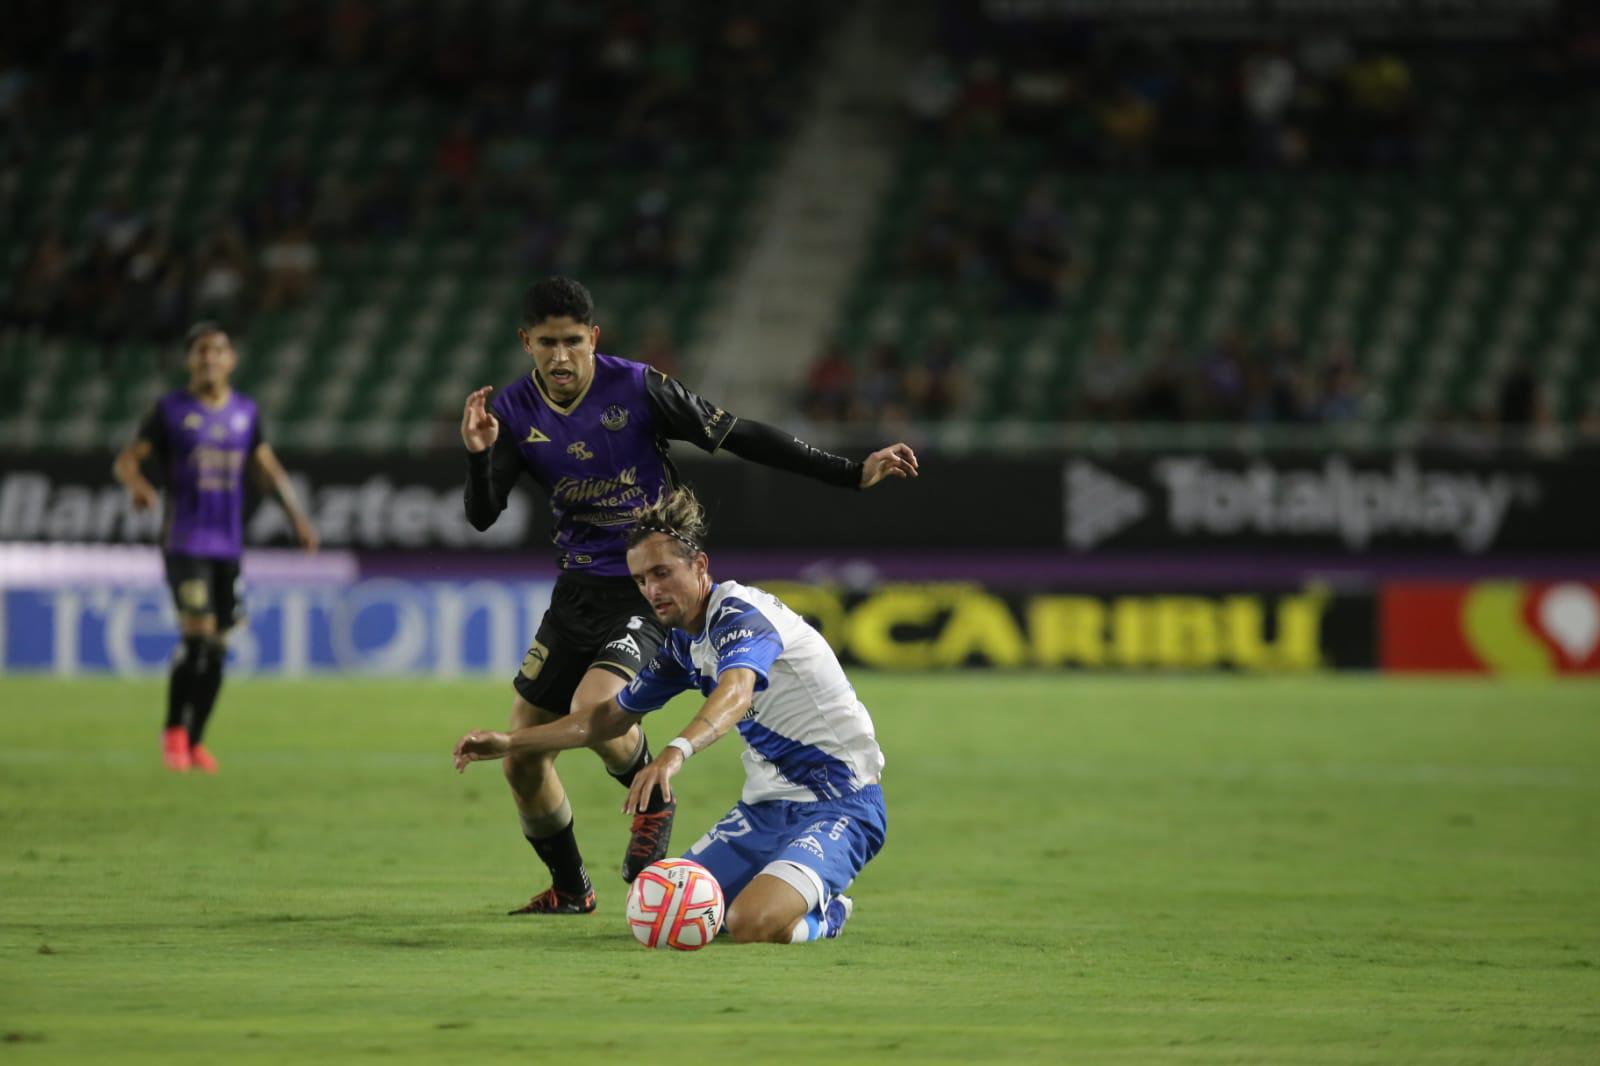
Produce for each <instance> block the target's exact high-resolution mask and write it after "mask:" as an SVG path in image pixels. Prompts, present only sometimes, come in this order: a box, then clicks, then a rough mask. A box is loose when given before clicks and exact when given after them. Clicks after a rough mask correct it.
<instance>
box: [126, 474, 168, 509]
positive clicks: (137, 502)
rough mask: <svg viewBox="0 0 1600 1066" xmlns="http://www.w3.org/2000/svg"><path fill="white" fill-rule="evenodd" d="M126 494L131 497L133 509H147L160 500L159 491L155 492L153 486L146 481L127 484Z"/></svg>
mask: <svg viewBox="0 0 1600 1066" xmlns="http://www.w3.org/2000/svg"><path fill="white" fill-rule="evenodd" d="M128 495H129V496H132V497H133V509H134V510H135V511H148V510H150V508H152V507H154V506H155V505H156V504H158V503H160V502H161V495H160V493H158V492H156V489H155V486H154V485H152V484H150V482H148V481H141V482H138V483H137V484H134V485H130V486H128Z"/></svg>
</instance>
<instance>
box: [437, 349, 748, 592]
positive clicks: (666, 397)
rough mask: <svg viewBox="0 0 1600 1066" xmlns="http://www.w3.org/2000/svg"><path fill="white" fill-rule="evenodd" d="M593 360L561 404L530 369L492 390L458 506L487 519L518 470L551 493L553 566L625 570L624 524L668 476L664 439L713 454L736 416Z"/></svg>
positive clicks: (651, 376) (657, 377) (611, 361)
mask: <svg viewBox="0 0 1600 1066" xmlns="http://www.w3.org/2000/svg"><path fill="white" fill-rule="evenodd" d="M594 364H595V365H594V379H593V380H592V381H591V382H590V383H589V387H588V389H586V390H585V391H584V393H583V394H582V395H580V396H579V397H578V398H577V399H575V400H573V401H572V402H571V403H570V404H568V405H567V406H565V407H562V406H560V405H558V404H557V403H556V402H555V401H554V400H552V399H550V397H549V395H548V394H547V393H546V392H545V390H544V386H543V383H542V382H541V381H540V380H539V379H538V377H537V376H536V375H531V374H530V375H529V376H528V377H525V378H522V379H520V380H518V381H515V382H513V383H512V384H510V385H507V386H506V387H505V388H503V389H501V390H500V391H499V392H498V393H496V394H495V396H494V399H493V400H491V401H490V403H489V410H490V411H491V413H493V415H494V416H495V418H496V419H498V420H499V422H500V435H499V436H498V437H497V438H496V440H495V443H494V447H493V448H492V449H490V453H489V454H488V455H487V456H484V455H482V454H479V455H476V456H470V455H469V457H468V459H469V478H468V483H467V510H468V513H469V514H470V515H474V518H475V521H476V519H477V518H480V517H481V518H486V519H487V520H488V521H492V520H493V516H494V515H495V514H498V513H499V509H500V508H501V507H503V506H504V501H505V498H506V495H507V493H508V492H509V491H510V489H511V486H512V485H513V484H514V483H515V482H516V479H517V476H518V475H519V474H521V473H522V472H524V471H526V472H527V473H528V474H530V475H531V476H532V477H533V479H534V480H535V481H537V482H538V483H539V484H540V485H541V486H543V487H544V489H545V491H546V492H547V493H549V495H550V510H551V513H552V515H553V516H554V519H555V521H554V527H555V531H554V535H553V538H552V539H553V540H554V541H555V544H556V547H557V548H559V549H560V552H561V556H560V563H561V567H562V569H563V570H581V571H585V572H587V573H591V574H597V575H604V576H608V577H626V576H627V574H628V564H627V558H626V555H627V534H628V529H629V527H630V526H632V525H633V524H634V522H635V521H636V520H637V518H638V514H639V511H640V510H641V509H643V508H644V507H646V506H648V505H649V504H652V503H654V502H655V501H656V500H657V499H659V498H660V496H661V494H662V493H663V492H664V491H665V490H667V489H668V488H670V487H671V486H672V485H673V484H675V483H676V480H677V475H676V473H675V471H674V470H673V469H672V464H671V462H670V461H669V460H668V458H667V441H668V440H681V441H687V442H689V443H691V444H694V445H695V446H697V447H699V448H702V449H704V450H705V451H707V452H714V451H716V450H717V447H718V446H719V445H720V444H722V442H723V439H724V438H725V437H726V436H727V435H728V431H729V430H730V429H732V428H733V424H734V422H735V421H736V419H735V418H734V417H733V416H732V415H730V414H728V413H727V412H726V411H724V410H722V409H721V408H719V407H714V406H712V405H711V404H709V403H707V402H706V401H705V400H703V399H701V398H700V397H699V396H696V395H695V394H694V393H692V392H690V391H689V390H688V389H686V388H684V387H683V385H682V384H680V383H679V382H678V381H676V380H674V379H672V378H669V377H667V376H666V375H665V374H663V373H661V371H659V370H655V369H652V368H651V367H648V366H646V365H645V364H643V363H635V362H630V361H629V360H626V359H617V358H614V357H612V356H609V355H599V354H597V355H596V356H595V358H594ZM486 526H487V522H485V523H484V524H483V525H481V526H480V527H479V528H486Z"/></svg>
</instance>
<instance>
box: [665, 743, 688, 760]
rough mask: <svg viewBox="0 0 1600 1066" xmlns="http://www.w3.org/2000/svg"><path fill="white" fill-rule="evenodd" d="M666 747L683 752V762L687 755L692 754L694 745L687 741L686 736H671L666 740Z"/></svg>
mask: <svg viewBox="0 0 1600 1066" xmlns="http://www.w3.org/2000/svg"><path fill="white" fill-rule="evenodd" d="M667 747H669V748H677V749H678V750H679V751H681V752H683V758H684V761H685V762H687V761H688V759H689V756H691V755H693V754H694V745H693V744H691V743H689V738H688V737H673V738H672V739H671V740H669V741H667Z"/></svg>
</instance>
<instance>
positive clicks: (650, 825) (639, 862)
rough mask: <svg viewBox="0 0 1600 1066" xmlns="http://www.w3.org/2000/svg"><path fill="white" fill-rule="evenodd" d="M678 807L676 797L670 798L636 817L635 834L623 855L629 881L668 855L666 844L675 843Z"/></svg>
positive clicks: (624, 876) (634, 818)
mask: <svg viewBox="0 0 1600 1066" xmlns="http://www.w3.org/2000/svg"><path fill="white" fill-rule="evenodd" d="M677 809H678V801H677V800H669V801H668V802H667V804H666V806H664V807H663V808H662V809H661V810H659V811H656V812H655V813H654V814H636V815H634V816H633V836H632V837H631V838H630V839H629V841H628V853H627V854H626V855H624V856H623V857H622V879H623V880H624V881H627V882H628V883H629V884H632V883H633V879H634V878H635V877H638V876H639V874H640V872H642V871H643V870H644V868H645V867H646V866H649V865H650V864H651V863H653V862H660V861H661V860H662V859H664V858H666V857H667V847H668V845H670V844H671V843H672V816H673V814H674V813H675V812H676V811H677Z"/></svg>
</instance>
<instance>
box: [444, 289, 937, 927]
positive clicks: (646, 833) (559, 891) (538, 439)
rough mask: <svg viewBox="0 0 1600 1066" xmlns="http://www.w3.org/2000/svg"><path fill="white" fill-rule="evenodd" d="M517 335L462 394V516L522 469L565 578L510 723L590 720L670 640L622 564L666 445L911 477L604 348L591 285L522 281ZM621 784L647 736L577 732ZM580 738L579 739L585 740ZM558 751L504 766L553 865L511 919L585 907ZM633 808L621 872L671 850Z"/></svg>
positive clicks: (653, 497) (536, 841)
mask: <svg viewBox="0 0 1600 1066" xmlns="http://www.w3.org/2000/svg"><path fill="white" fill-rule="evenodd" d="M517 337H518V339H519V340H520V341H521V342H522V346H523V349H524V350H525V351H527V353H528V354H529V355H530V356H532V357H533V362H534V369H533V372H532V373H531V374H529V375H528V376H526V377H524V378H521V379H520V380H518V381H516V382H513V383H512V384H510V385H508V386H506V387H505V388H503V389H501V390H500V392H499V394H498V395H496V396H495V397H494V399H493V400H490V399H489V394H490V393H491V392H492V391H493V390H492V389H488V388H483V389H478V390H477V391H476V392H474V393H472V394H471V395H470V396H468V397H467V402H466V409H465V411H464V412H463V415H462V421H461V438H462V440H463V442H464V443H465V444H466V446H467V488H466V508H467V517H468V519H469V520H470V521H471V522H472V524H473V526H474V527H476V528H477V529H479V530H484V529H488V528H489V526H490V525H491V524H492V523H493V522H494V520H495V518H496V517H497V516H498V515H499V514H500V512H501V511H502V510H503V509H504V508H505V505H506V498H507V495H508V494H509V493H510V491H511V488H512V486H513V485H515V484H516V482H517V479H518V478H519V477H521V475H522V474H523V473H527V474H529V475H530V476H531V477H532V478H533V479H534V480H535V481H536V482H538V483H539V485H540V486H541V487H543V488H544V490H545V491H546V492H547V493H549V496H550V507H551V511H552V512H553V516H554V528H555V534H554V538H553V539H554V541H555V544H556V547H557V548H558V549H559V551H560V558H559V561H560V565H561V570H562V573H561V577H560V578H559V579H558V580H557V582H556V587H555V593H554V595H553V597H552V600H551V605H550V609H549V611H547V612H546V614H545V616H544V618H543V620H541V622H540V623H539V631H538V633H537V635H536V637H535V640H534V644H533V647H532V648H531V649H529V651H528V654H527V657H526V658H525V659H524V660H523V663H522V669H521V671H520V672H519V673H518V675H517V677H516V678H515V679H514V680H513V687H514V688H515V690H516V696H515V698H514V700H513V703H512V710H511V726H512V728H513V729H523V728H525V727H527V726H532V725H537V724H540V723H547V722H552V721H555V720H556V719H558V718H560V717H561V716H563V715H566V714H568V713H569V712H570V713H578V714H582V715H587V714H588V713H590V712H591V711H593V710H594V709H595V708H597V707H600V706H603V705H606V704H607V703H608V702H609V701H611V700H612V699H613V698H614V697H615V696H616V694H617V693H618V692H619V691H621V689H622V687H623V686H624V685H626V684H628V683H629V682H630V681H632V680H633V679H634V678H635V677H636V676H637V675H638V673H639V670H640V669H641V668H642V667H643V666H644V664H645V663H648V662H650V660H651V659H652V658H653V657H654V656H655V653H656V650H657V649H658V648H659V647H660V646H661V642H662V640H664V639H665V637H666V630H665V628H664V626H663V625H662V623H661V622H659V621H658V620H657V619H655V618H653V617H651V615H650V613H649V612H648V611H647V610H646V605H645V603H644V602H643V601H642V600H641V599H640V597H639V590H638V589H637V588H636V587H635V586H634V583H633V580H632V579H631V578H630V577H629V574H628V564H627V559H626V557H625V554H626V548H627V536H628V531H629V529H630V528H631V527H632V526H633V524H634V522H635V521H636V519H637V516H638V514H639V512H640V511H641V510H642V509H643V508H644V507H646V506H647V505H649V504H651V503H653V502H655V501H657V500H659V499H660V498H661V497H662V496H663V495H665V494H666V492H667V491H668V490H670V489H671V488H672V487H674V486H675V485H676V484H677V474H676V472H675V471H674V470H673V467H672V464H671V462H670V461H669V460H668V458H667V441H669V440H680V441H688V442H689V443H691V444H694V445H695V446H696V447H698V448H701V449H703V450H704V451H707V452H714V451H716V450H717V449H718V448H724V449H726V450H727V451H729V452H732V453H733V454H734V455H737V456H739V457H741V458H744V459H749V460H751V461H752V462H757V463H761V464H763V465H766V466H773V467H777V468H779V469H782V470H789V471H792V472H795V473H799V474H804V475H806V476H808V477H812V478H815V479H817V480H819V481H824V482H827V483H828V484H830V485H837V486H839V487H840V488H861V489H865V488H871V487H872V486H873V485H876V484H877V483H878V482H880V481H882V480H883V479H884V478H886V477H902V478H903V477H915V476H916V475H917V457H916V455H915V454H914V453H913V452H912V450H911V448H910V447H908V446H907V445H905V444H893V445H890V446H889V447H887V448H883V449H881V450H879V451H876V452H873V453H872V454H871V455H869V456H867V458H866V459H865V460H863V461H856V460H853V459H846V458H843V457H841V456H837V455H830V454H828V453H827V452H823V451H820V450H818V449H816V448H813V447H811V446H810V445H809V444H806V443H804V442H803V441H800V440H798V439H796V438H795V437H793V436H791V435H789V434H787V433H784V432H782V431H780V430H777V429H774V428H772V427H771V426H767V425H763V424H762V423H760V422H751V421H748V420H744V419H738V418H735V417H734V416H733V415H731V414H729V413H728V412H726V411H724V410H722V409H721V408H720V407H714V406H712V405H711V404H709V403H707V402H706V401H705V400H703V399H701V398H700V397H699V396H697V395H695V394H694V393H692V392H690V391H689V390H688V389H686V388H684V387H683V385H681V384H680V383H679V382H677V381H676V380H674V379H672V378H669V377H667V376H666V375H665V374H663V373H661V372H660V371H658V370H654V369H652V368H650V367H648V366H646V365H644V364H643V363H635V362H630V361H628V360H624V359H617V358H614V357H612V356H608V355H600V354H597V353H596V351H595V345H596V343H598V341H599V338H600V329H599V327H598V326H596V325H595V324H594V301H593V299H592V298H591V297H590V295H589V292H588V290H587V289H585V288H584V287H583V286H582V285H580V284H578V283H577V282H576V281H572V280H570V279H568V278H548V279H546V280H544V281H540V282H537V283H536V284H534V285H533V286H531V287H530V288H529V289H528V291H527V294H526V296H525V297H524V300H523V306H522V327H521V328H520V329H518V330H517ZM585 744H586V746H588V747H591V748H592V749H593V750H594V751H595V752H596V753H597V754H598V755H599V756H600V758H601V760H602V761H603V762H604V763H605V765H606V769H607V771H609V772H610V773H611V775H612V776H613V777H615V778H616V779H617V780H618V781H619V782H621V784H622V785H623V787H625V788H632V787H633V786H634V784H635V781H636V780H637V775H638V774H639V773H640V772H641V771H643V770H644V769H646V768H647V767H648V766H649V765H650V748H649V745H648V744H647V743H646V740H645V736H644V731H643V730H642V729H639V728H637V727H635V726H633V725H632V723H631V720H630V721H629V728H627V729H625V730H624V731H623V732H621V733H619V734H618V735H616V736H607V737H595V738H592V739H591V740H590V741H587V742H585ZM579 746H584V745H579ZM554 760H555V749H549V750H539V751H527V752H521V751H519V752H516V753H515V754H513V755H512V756H511V757H510V758H508V759H506V761H505V775H506V780H507V781H509V782H510V784H511V791H512V795H513V797H514V799H515V801H516V806H517V813H518V815H519V816H520V818H521V821H522V833H523V835H524V836H525V837H527V839H528V842H529V843H530V844H532V845H533V849H534V851H535V852H537V853H538V855H539V858H540V859H541V860H542V861H543V862H544V864H545V865H546V866H547V867H548V868H549V870H550V877H551V886H550V888H549V889H547V890H546V891H544V892H541V893H540V894H539V895H536V896H534V897H533V899H532V900H530V901H529V902H528V904H527V905H526V906H524V907H521V908H519V909H517V910H515V911H512V912H511V913H512V914H586V913H588V912H590V911H592V910H594V906H595V899H594V888H593V885H592V883H591V882H590V880H589V875H588V872H587V871H586V870H585V869H584V865H583V858H582V856H581V855H580V854H579V851H578V844H577V838H576V837H575V835H574V833H573V821H572V808H571V805H570V804H569V803H568V802H567V797H566V793H565V791H564V790H563V788H562V786H561V781H560V779H559V778H558V777H557V776H556V773H555V761H554ZM645 799H646V802H641V803H639V804H638V805H637V807H636V809H635V817H634V820H633V826H632V835H631V838H630V841H629V845H628V850H627V853H626V855H625V856H624V857H623V862H622V877H623V880H625V881H632V880H633V878H634V877H635V876H637V875H638V873H639V871H640V870H642V869H644V868H645V867H646V866H648V865H650V864H651V863H652V862H655V861H656V860H657V859H660V858H662V857H663V856H664V855H665V854H666V852H667V846H668V841H669V839H670V835H671V830H672V816H673V810H674V807H673V803H672V800H671V798H670V796H668V795H666V794H665V793H661V794H659V795H657V796H654V798H652V796H651V795H648V794H647V795H646V797H645Z"/></svg>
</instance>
